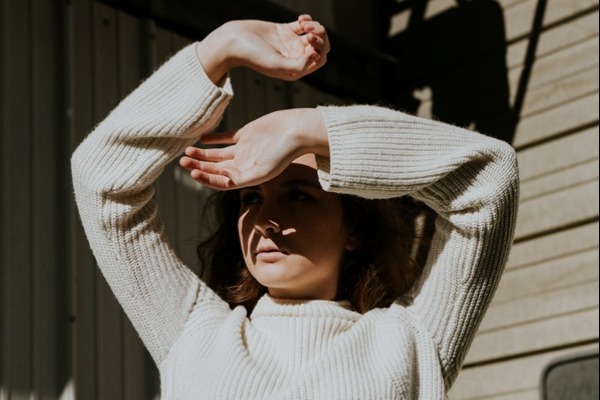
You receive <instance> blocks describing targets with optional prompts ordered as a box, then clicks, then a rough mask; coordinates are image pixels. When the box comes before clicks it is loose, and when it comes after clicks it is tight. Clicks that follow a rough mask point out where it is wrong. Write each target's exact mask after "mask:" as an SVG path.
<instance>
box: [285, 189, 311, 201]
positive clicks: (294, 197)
mask: <svg viewBox="0 0 600 400" xmlns="http://www.w3.org/2000/svg"><path fill="white" fill-rule="evenodd" d="M288 198H289V200H291V201H300V202H303V201H311V200H314V197H313V196H311V195H310V194H308V193H306V192H304V191H302V190H298V189H291V190H290V191H289V192H288Z"/></svg>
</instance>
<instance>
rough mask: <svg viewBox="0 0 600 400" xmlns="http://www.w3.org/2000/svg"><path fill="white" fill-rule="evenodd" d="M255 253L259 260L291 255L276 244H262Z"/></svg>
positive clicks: (272, 259)
mask: <svg viewBox="0 0 600 400" xmlns="http://www.w3.org/2000/svg"><path fill="white" fill-rule="evenodd" d="M254 255H255V256H256V258H257V259H258V260H263V261H276V260H277V259H279V258H281V257H285V256H287V255H289V253H288V252H287V251H286V250H284V249H281V248H279V247H277V246H275V245H274V244H260V245H258V247H257V248H256V252H255V253H254Z"/></svg>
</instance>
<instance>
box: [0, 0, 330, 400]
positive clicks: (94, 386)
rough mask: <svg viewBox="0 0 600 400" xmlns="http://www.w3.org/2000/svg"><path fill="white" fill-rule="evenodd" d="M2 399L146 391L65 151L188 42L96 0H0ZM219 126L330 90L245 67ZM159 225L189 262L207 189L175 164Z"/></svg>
mask: <svg viewBox="0 0 600 400" xmlns="http://www.w3.org/2000/svg"><path fill="white" fill-rule="evenodd" d="M0 24H1V25H0V27H1V29H0V35H1V36H0V39H1V40H0V43H1V45H0V46H1V47H0V54H2V64H0V65H1V66H0V76H1V77H2V79H1V81H0V82H1V83H0V110H1V119H0V126H1V137H2V141H1V151H0V165H2V178H1V179H0V190H1V193H2V196H1V203H0V204H1V210H2V211H1V213H0V225H1V227H2V230H1V235H2V236H1V239H2V240H1V241H0V243H1V244H0V259H1V260H2V270H1V272H0V299H1V300H0V301H1V307H0V313H1V319H0V320H1V322H0V323H1V329H0V399H2V400H8V399H25V398H27V399H32V398H35V399H42V398H44V399H46V398H47V399H51V398H61V399H73V398H75V399H90V400H91V399H111V400H118V399H128V400H129V399H133V400H135V399H151V398H155V397H157V396H158V393H159V388H158V378H157V373H156V369H155V367H154V365H153V363H152V361H151V359H150V357H149V355H148V354H147V352H146V351H145V349H144V348H143V346H142V344H141V342H140V340H139V339H138V336H137V334H136V333H135V332H134V330H133V328H132V326H131V325H130V323H129V321H128V320H127V318H126V317H125V316H124V315H123V313H122V312H121V309H120V307H119V305H118V304H117V303H116V301H115V300H114V297H113V295H112V293H111V292H110V290H109V288H108V287H107V285H106V283H105V281H104V278H103V277H102V276H101V274H100V273H99V271H98V269H97V267H96V264H95V261H94V258H93V255H92V253H91V251H90V250H89V245H88V243H87V240H86V238H85V236H84V233H83V230H82V227H81V224H80V222H79V220H78V217H77V213H76V211H75V209H74V205H73V198H72V197H73V196H72V189H71V182H70V171H69V158H70V154H71V153H72V152H73V150H74V149H75V147H76V146H77V144H78V143H80V142H81V140H82V139H83V138H84V137H85V135H87V133H88V132H90V130H91V129H92V128H93V127H94V126H95V125H96V124H97V123H98V122H100V121H101V120H102V119H103V118H104V117H105V116H106V115H107V113H108V112H109V111H110V110H111V109H112V108H114V106H115V105H116V104H117V102H118V101H119V99H121V98H123V97H124V96H125V95H126V94H127V93H129V92H130V91H131V90H132V89H133V88H135V87H136V86H137V85H138V84H139V82H140V81H141V80H142V79H143V78H144V77H147V76H148V75H149V74H150V72H151V71H152V70H154V69H155V68H156V67H157V66H158V65H160V64H161V63H162V62H163V61H164V60H166V59H167V58H168V57H169V56H170V55H172V54H174V53H175V52H176V51H177V50H178V49H180V48H182V47H183V46H185V45H186V44H188V43H189V40H188V39H186V38H184V37H182V36H180V35H178V34H175V33H173V32H170V31H167V30H165V29H162V28H160V27H158V26H156V24H155V23H154V22H153V21H151V20H144V19H140V18H136V17H133V16H131V15H128V14H126V13H123V12H120V11H117V10H115V9H113V8H110V7H108V6H105V5H103V4H101V3H98V2H95V1H92V0H73V1H64V2H60V1H55V0H29V1H22V0H1V1H0ZM232 79H233V81H234V85H235V90H236V98H235V100H234V101H233V102H232V104H231V107H230V109H229V110H228V111H227V114H226V116H225V118H224V122H223V128H233V127H239V126H241V125H242V124H243V123H245V122H247V121H250V120H251V119H253V118H256V117H258V116H259V115H262V114H264V113H266V112H268V111H273V110H276V109H281V108H288V107H296V106H315V105H317V104H319V103H333V102H338V103H339V101H338V100H337V99H335V98H334V97H332V96H329V95H327V94H324V93H321V92H318V91H316V90H314V89H312V88H311V87H310V86H308V85H306V84H304V83H302V82H297V83H293V84H291V83H284V82H278V81H275V80H272V79H267V78H264V77H262V76H260V75H258V74H255V73H252V72H247V71H236V72H235V73H234V74H233V77H232ZM156 186H157V191H156V198H157V201H158V202H159V204H160V210H161V211H160V212H161V217H162V218H163V220H164V222H165V225H166V230H167V232H168V235H169V236H170V238H171V241H172V243H173V245H174V246H175V247H176V248H177V249H178V250H179V252H180V254H181V257H182V258H183V259H184V260H185V261H186V262H187V263H188V264H189V265H191V266H194V267H197V265H196V264H197V263H196V256H195V246H196V244H197V238H198V234H199V233H198V226H199V222H198V221H199V219H200V213H201V209H200V207H198V205H199V204H200V203H201V202H202V200H203V199H204V198H205V196H206V191H203V190H202V189H201V188H200V187H199V185H197V184H196V182H194V181H192V180H191V179H189V178H188V177H187V175H186V174H185V173H182V171H181V169H180V168H178V167H177V166H176V165H175V164H173V165H171V166H170V167H168V168H167V170H166V172H165V173H164V174H163V176H162V177H161V178H160V180H159V182H158V183H157V185H156Z"/></svg>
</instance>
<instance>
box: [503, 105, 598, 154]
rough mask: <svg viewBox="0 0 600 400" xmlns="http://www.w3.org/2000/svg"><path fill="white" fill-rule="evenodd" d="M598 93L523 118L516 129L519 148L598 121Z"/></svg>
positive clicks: (516, 142)
mask: <svg viewBox="0 0 600 400" xmlns="http://www.w3.org/2000/svg"><path fill="white" fill-rule="evenodd" d="M598 104H599V103H598V93H595V94H592V95H589V96H585V97H583V98H580V99H577V100H575V101H572V102H570V103H568V104H565V105H563V106H561V107H557V108H553V109H550V110H547V111H544V112H543V113H540V114H536V115H534V116H532V117H529V118H526V119H524V120H521V121H520V122H519V124H518V126H517V128H516V130H515V135H514V139H513V146H515V147H516V148H517V149H518V148H520V147H523V146H525V145H531V144H533V143H535V142H538V141H542V140H547V139H548V138H551V137H553V136H556V135H560V134H561V133H564V132H568V131H570V130H574V129H577V128H579V127H582V126H588V125H590V124H594V123H597V122H598Z"/></svg>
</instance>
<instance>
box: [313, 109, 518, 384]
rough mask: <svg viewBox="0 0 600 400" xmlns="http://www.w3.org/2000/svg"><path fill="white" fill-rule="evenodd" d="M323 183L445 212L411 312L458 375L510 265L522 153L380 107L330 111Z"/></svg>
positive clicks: (447, 371) (447, 373) (447, 368)
mask: <svg viewBox="0 0 600 400" xmlns="http://www.w3.org/2000/svg"><path fill="white" fill-rule="evenodd" d="M322 111H323V115H324V119H325V124H326V126H327V132H328V135H329V147H330V158H329V159H327V158H322V159H321V161H322V163H321V182H322V185H323V186H324V187H326V188H327V189H329V190H331V191H336V192H342V193H349V194H355V195H358V196H363V197H369V198H386V197H394V196H401V195H410V196H412V197H414V198H416V199H418V200H422V201H423V202H425V203H426V204H427V205H428V206H429V207H431V208H432V209H433V210H435V212H436V213H437V214H438V218H437V220H436V232H435V235H434V238H433V241H432V243H431V248H430V249H429V254H428V259H427V262H426V265H425V267H424V271H423V273H422V275H421V278H420V280H419V281H418V282H417V284H416V285H415V287H414V289H413V293H412V294H413V296H414V300H413V302H412V304H411V305H410V306H409V310H410V312H411V313H412V315H413V316H414V319H415V321H416V323H417V324H419V325H422V327H423V328H424V330H425V331H426V332H429V334H430V335H431V337H432V339H433V341H434V343H435V345H436V346H437V349H438V352H439V357H440V363H441V366H442V369H443V372H444V377H445V380H446V384H447V386H448V387H449V386H450V384H451V383H452V382H453V380H454V378H455V377H456V374H457V373H458V371H459V369H460V366H461V364H462V361H463V359H464V355H465V353H466V351H467V349H468V347H469V345H470V343H471V341H472V339H473V336H474V335H475V332H476V330H477V327H478V326H479V322H480V320H481V318H482V317H483V314H484V313H485V310H486V309H487V306H488V304H489V302H490V300H491V297H492V295H493V294H494V291H495V289H496V287H497V284H498V280H499V279H500V275H501V273H502V270H503V267H504V265H505V263H506V260H507V256H508V252H509V249H510V245H511V242H512V237H513V232H514V223H515V218H516V214H517V205H518V170H517V165H516V156H515V152H514V150H513V149H512V147H511V146H509V145H508V144H506V143H504V142H501V141H499V140H496V139H493V138H489V137H486V136H484V135H480V134H478V133H474V132H471V131H467V130H464V129H460V128H457V127H454V126H451V125H447V124H443V123H440V122H436V121H431V120H426V119H422V118H417V117H414V116H411V115H407V114H405V113H401V112H396V111H392V110H388V109H383V108H377V107H363V106H355V107H347V108H338V107H332V108H323V109H322Z"/></svg>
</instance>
